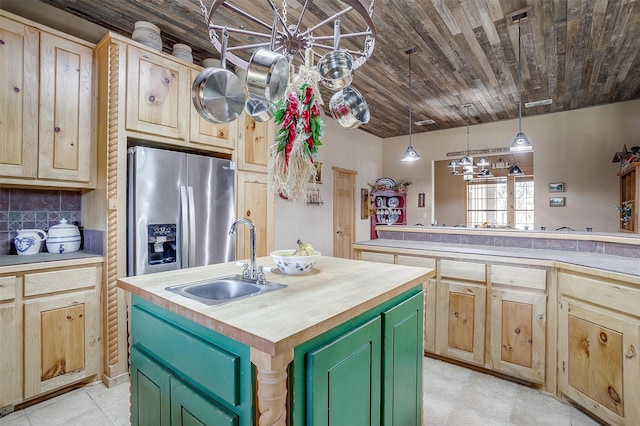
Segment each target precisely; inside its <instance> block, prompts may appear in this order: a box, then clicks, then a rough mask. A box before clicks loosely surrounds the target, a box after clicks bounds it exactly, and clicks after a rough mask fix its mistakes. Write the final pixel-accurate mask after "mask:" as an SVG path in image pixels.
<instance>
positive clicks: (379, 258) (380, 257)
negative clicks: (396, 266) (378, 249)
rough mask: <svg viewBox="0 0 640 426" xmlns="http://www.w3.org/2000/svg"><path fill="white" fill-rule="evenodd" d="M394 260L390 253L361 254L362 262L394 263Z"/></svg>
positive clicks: (366, 252) (367, 252)
mask: <svg viewBox="0 0 640 426" xmlns="http://www.w3.org/2000/svg"><path fill="white" fill-rule="evenodd" d="M393 258H394V255H392V254H388V253H373V252H370V251H363V252H360V260H367V261H369V262H380V263H394V262H393Z"/></svg>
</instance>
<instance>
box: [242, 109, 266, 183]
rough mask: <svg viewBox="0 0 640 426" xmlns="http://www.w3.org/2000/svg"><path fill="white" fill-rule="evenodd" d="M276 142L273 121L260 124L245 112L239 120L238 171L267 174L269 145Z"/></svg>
mask: <svg viewBox="0 0 640 426" xmlns="http://www.w3.org/2000/svg"><path fill="white" fill-rule="evenodd" d="M274 142H275V124H274V123H273V121H265V122H258V121H255V120H254V119H253V118H252V117H251V116H249V115H247V113H246V112H243V113H242V114H241V115H240V117H239V118H238V146H237V147H236V148H237V160H236V161H237V162H238V169H240V170H246V171H253V172H262V173H266V172H267V163H268V161H269V156H268V149H269V145H270V144H272V143H274Z"/></svg>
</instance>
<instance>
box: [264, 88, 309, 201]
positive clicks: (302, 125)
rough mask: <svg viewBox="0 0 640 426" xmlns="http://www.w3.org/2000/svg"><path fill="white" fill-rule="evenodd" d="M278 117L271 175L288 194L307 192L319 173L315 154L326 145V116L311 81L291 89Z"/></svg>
mask: <svg viewBox="0 0 640 426" xmlns="http://www.w3.org/2000/svg"><path fill="white" fill-rule="evenodd" d="M277 107H278V108H277V111H276V112H275V114H274V121H275V122H276V124H278V125H279V128H280V129H279V130H278V133H277V134H276V140H275V142H276V143H275V145H274V147H275V155H274V160H273V161H272V163H271V164H272V165H273V166H271V165H270V174H269V179H270V180H271V182H272V183H273V186H274V187H275V189H277V190H279V191H280V192H283V193H284V194H285V195H286V196H287V197H288V198H290V199H295V198H297V196H299V195H302V194H304V192H305V191H306V184H307V182H308V181H309V179H310V178H311V176H313V174H314V173H315V167H314V166H313V162H314V158H315V157H316V156H317V155H318V147H319V146H321V145H322V141H321V140H320V138H321V137H322V117H321V113H322V111H321V109H320V107H319V105H318V98H317V97H316V94H315V93H314V89H313V87H312V86H311V85H310V84H307V83H303V84H302V85H301V86H300V87H299V88H298V89H292V90H290V92H289V94H288V96H286V97H285V98H284V99H283V101H281V102H280V104H278V105H277Z"/></svg>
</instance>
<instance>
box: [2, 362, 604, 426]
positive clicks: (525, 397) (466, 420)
mask: <svg viewBox="0 0 640 426" xmlns="http://www.w3.org/2000/svg"><path fill="white" fill-rule="evenodd" d="M423 404H424V414H423V417H424V421H423V424H424V426H433V425H439V426H456V425H461V426H462V425H464V426H472V425H478V426H493V425H504V426H515V425H518V426H534V425H540V426H594V425H598V423H597V422H595V421H593V420H592V419H590V418H589V417H588V416H586V415H585V414H583V413H582V412H581V411H579V410H577V409H576V408H574V407H570V406H568V405H565V404H562V403H560V402H558V401H556V400H555V399H554V398H552V397H550V396H547V395H543V394H542V393H540V392H537V391H535V390H533V389H531V388H529V387H527V386H522V385H519V384H516V383H513V382H510V381H508V380H503V379H499V378H496V377H494V376H491V375H489V374H484V373H479V372H477V371H473V370H470V369H467V368H464V367H460V366H457V365H454V364H450V363H447V362H444V361H440V360H435V359H432V358H427V357H425V358H424V403H423ZM128 424H129V383H128V382H127V383H123V384H120V385H118V386H114V387H112V388H110V389H109V388H106V387H105V386H104V385H103V384H101V383H98V384H95V385H91V386H87V387H84V388H81V389H76V390H74V391H72V392H69V393H67V394H64V395H61V396H58V397H56V398H53V399H50V400H48V401H45V402H42V403H40V404H37V405H33V406H31V407H27V408H25V409H23V410H19V411H16V412H14V413H11V414H9V415H8V416H5V417H2V418H0V426H49V425H51V426H55V425H65V426H66V425H78V426H84V425H91V426H103V425H104V426H113V425H117V426H120V425H128Z"/></svg>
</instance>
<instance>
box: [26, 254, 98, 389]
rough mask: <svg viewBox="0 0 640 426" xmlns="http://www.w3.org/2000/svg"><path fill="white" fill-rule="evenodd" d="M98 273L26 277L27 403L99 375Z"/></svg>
mask: <svg viewBox="0 0 640 426" xmlns="http://www.w3.org/2000/svg"><path fill="white" fill-rule="evenodd" d="M100 270H101V268H98V267H95V266H89V267H83V268H72V269H61V270H55V271H44V272H36V273H28V274H25V276H24V295H25V300H24V333H25V338H24V398H25V399H30V398H32V397H35V396H38V395H40V394H43V393H46V392H49V391H52V390H55V389H58V388H60V387H63V386H65V385H68V384H70V383H74V382H77V381H80V380H82V379H85V378H88V377H90V376H94V375H96V374H98V372H99V365H100V306H99V301H100V298H99V282H100V280H101V276H100V274H101V272H100Z"/></svg>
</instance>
